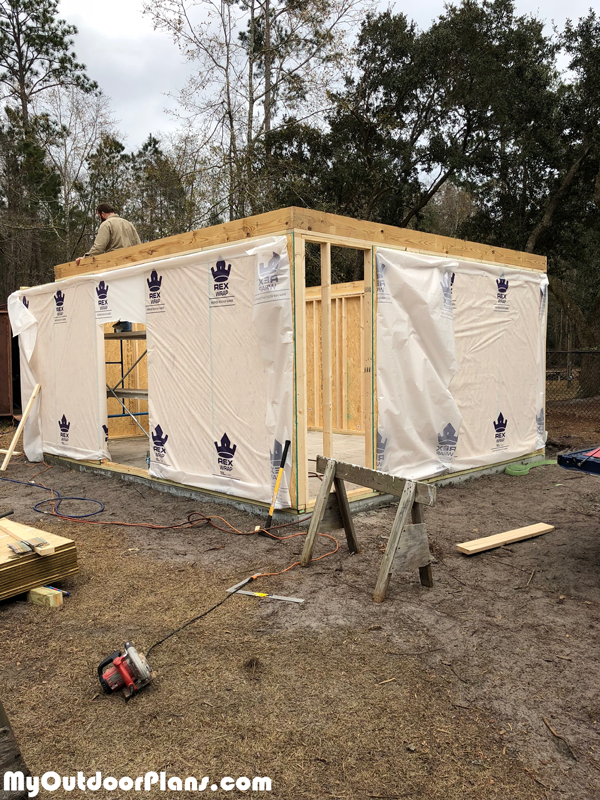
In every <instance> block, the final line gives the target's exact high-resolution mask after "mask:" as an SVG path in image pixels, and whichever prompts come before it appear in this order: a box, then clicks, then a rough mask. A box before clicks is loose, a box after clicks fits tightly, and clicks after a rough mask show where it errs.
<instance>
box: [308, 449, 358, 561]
mask: <svg viewBox="0 0 600 800" xmlns="http://www.w3.org/2000/svg"><path fill="white" fill-rule="evenodd" d="M335 468H336V462H335V461H334V460H333V459H332V458H330V459H328V460H327V466H326V468H325V472H324V473H323V481H322V483H321V489H320V491H319V496H318V497H317V501H316V503H315V507H314V510H313V513H312V517H311V518H310V524H309V526H308V534H307V536H306V541H305V542H304V547H303V548H302V555H301V557H300V565H301V566H303V567H307V566H308V565H309V564H310V562H311V560H312V554H313V549H314V546H315V541H316V539H317V534H318V533H319V527H320V525H321V523H322V522H323V516H324V514H325V509H326V507H327V502H328V500H329V494H330V492H331V485H332V484H335V496H336V499H337V503H338V507H339V509H340V515H341V517H342V523H343V525H344V531H345V533H346V541H347V542H348V550H349V551H350V552H351V553H360V547H359V546H358V540H357V538H356V531H355V530H354V522H353V521H352V515H351V513H350V503H349V502H348V495H347V494H346V487H345V485H344V481H343V480H342V479H341V478H337V477H336V474H335Z"/></svg>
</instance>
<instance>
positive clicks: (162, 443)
mask: <svg viewBox="0 0 600 800" xmlns="http://www.w3.org/2000/svg"><path fill="white" fill-rule="evenodd" d="M168 438H169V436H168V434H166V433H165V432H164V431H163V429H162V428H161V427H160V425H157V426H156V428H155V429H154V431H153V432H152V450H153V451H154V460H155V461H156V462H157V463H158V464H164V463H165V459H166V457H167V448H166V444H167V439H168Z"/></svg>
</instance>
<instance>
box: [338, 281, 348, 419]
mask: <svg viewBox="0 0 600 800" xmlns="http://www.w3.org/2000/svg"><path fill="white" fill-rule="evenodd" d="M340 304H341V311H342V324H341V326H340V328H341V333H342V347H341V350H342V353H341V357H340V359H341V362H342V370H341V376H340V381H341V384H342V385H341V391H340V395H341V398H342V402H341V406H342V419H341V425H340V427H341V429H342V430H344V431H347V430H348V324H347V319H346V298H345V297H342V298H340Z"/></svg>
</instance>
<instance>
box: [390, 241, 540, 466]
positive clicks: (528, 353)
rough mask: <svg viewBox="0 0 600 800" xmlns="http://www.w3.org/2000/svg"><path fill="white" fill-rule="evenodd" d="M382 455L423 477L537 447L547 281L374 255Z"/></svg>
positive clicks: (394, 254)
mask: <svg viewBox="0 0 600 800" xmlns="http://www.w3.org/2000/svg"><path fill="white" fill-rule="evenodd" d="M377 280H378V316H377V342H378V344H377V395H378V404H379V426H378V463H379V464H380V468H383V469H384V470H386V471H389V472H391V473H392V474H394V475H398V476H401V477H407V478H408V477H410V478H415V479H418V478H423V477H426V476H429V475H435V474H439V473H442V472H448V471H449V472H458V471H462V470H466V469H471V468H473V467H481V466H487V465H491V464H494V463H498V462H501V461H507V460H510V459H514V458H517V457H519V456H523V455H526V454H528V453H531V452H533V451H534V450H536V449H539V448H541V447H543V446H544V442H545V433H544V429H543V425H544V423H543V405H544V404H543V399H544V380H545V375H544V359H543V353H544V343H545V333H546V319H545V313H546V287H547V278H546V276H545V275H544V274H542V273H536V272H526V271H522V270H517V269H510V268H508V267H496V266H490V265H486V264H476V263H472V262H465V261H458V260H453V259H443V258H429V257H425V256H420V255H414V254H409V253H404V252H400V251H397V250H387V249H383V248H379V249H378V251H377Z"/></svg>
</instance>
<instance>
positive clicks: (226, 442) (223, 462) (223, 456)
mask: <svg viewBox="0 0 600 800" xmlns="http://www.w3.org/2000/svg"><path fill="white" fill-rule="evenodd" d="M215 448H216V450H217V464H218V465H219V472H220V473H221V475H223V477H225V478H231V473H232V472H233V457H234V456H235V451H236V450H237V444H232V442H231V441H230V439H229V436H227V434H226V433H224V434H223V436H221V441H220V442H215Z"/></svg>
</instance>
